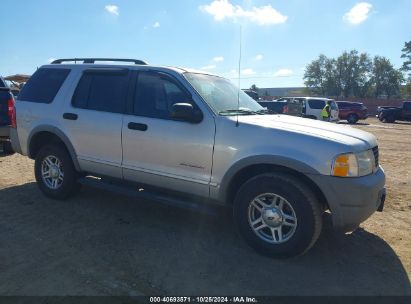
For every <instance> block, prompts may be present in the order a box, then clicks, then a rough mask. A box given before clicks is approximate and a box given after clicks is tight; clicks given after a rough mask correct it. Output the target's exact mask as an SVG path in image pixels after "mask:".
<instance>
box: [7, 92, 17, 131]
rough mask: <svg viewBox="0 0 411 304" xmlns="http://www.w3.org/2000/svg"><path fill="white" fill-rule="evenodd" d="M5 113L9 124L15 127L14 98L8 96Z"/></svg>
mask: <svg viewBox="0 0 411 304" xmlns="http://www.w3.org/2000/svg"><path fill="white" fill-rule="evenodd" d="M7 107H8V111H7V115H8V116H9V118H10V124H11V127H12V128H17V121H16V108H15V107H14V98H13V97H12V98H10V99H9V100H8V102H7Z"/></svg>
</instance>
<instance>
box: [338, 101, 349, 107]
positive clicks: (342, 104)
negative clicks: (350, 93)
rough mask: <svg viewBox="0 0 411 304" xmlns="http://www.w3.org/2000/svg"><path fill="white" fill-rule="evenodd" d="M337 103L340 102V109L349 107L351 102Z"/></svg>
mask: <svg viewBox="0 0 411 304" xmlns="http://www.w3.org/2000/svg"><path fill="white" fill-rule="evenodd" d="M337 104H338V107H339V108H340V109H345V108H347V107H348V106H349V104H347V103H345V102H337Z"/></svg>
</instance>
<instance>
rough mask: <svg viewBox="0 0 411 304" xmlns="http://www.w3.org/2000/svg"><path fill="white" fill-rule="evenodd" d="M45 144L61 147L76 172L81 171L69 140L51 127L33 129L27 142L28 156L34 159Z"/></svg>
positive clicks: (62, 133)
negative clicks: (69, 158)
mask: <svg viewBox="0 0 411 304" xmlns="http://www.w3.org/2000/svg"><path fill="white" fill-rule="evenodd" d="M47 143H56V144H59V145H61V146H63V147H64V148H65V149H66V150H67V152H68V153H69V155H70V157H71V159H72V161H73V164H74V167H75V168H76V170H77V171H81V169H80V165H79V163H78V160H77V154H76V151H75V150H74V147H73V145H72V144H71V142H70V140H69V139H68V137H67V136H66V135H65V134H64V132H63V131H61V130H60V129H58V128H56V127H53V126H47V125H44V126H38V127H36V128H35V129H33V131H32V132H31V133H30V135H29V137H28V140H27V147H28V150H27V153H28V156H29V157H30V158H32V159H34V158H36V155H37V153H38V152H39V150H40V148H41V147H42V146H43V145H45V144H47Z"/></svg>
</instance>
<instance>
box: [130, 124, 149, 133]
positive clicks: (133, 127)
mask: <svg viewBox="0 0 411 304" xmlns="http://www.w3.org/2000/svg"><path fill="white" fill-rule="evenodd" d="M128 128H129V129H130V130H137V131H146V130H147V125H146V124H142V123H136V122H129V123H128Z"/></svg>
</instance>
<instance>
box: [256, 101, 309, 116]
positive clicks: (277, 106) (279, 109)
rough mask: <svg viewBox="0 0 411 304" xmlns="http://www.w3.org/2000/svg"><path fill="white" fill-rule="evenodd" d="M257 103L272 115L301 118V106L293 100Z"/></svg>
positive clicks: (300, 103)
mask: <svg viewBox="0 0 411 304" xmlns="http://www.w3.org/2000/svg"><path fill="white" fill-rule="evenodd" d="M258 103H259V104H260V105H261V106H262V107H264V108H266V109H268V110H270V111H271V112H272V113H277V114H287V115H292V116H302V111H303V104H302V102H300V101H298V100H297V99H295V98H288V97H284V98H280V99H277V100H274V101H268V100H260V101H258Z"/></svg>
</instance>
